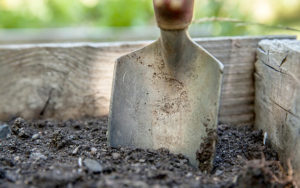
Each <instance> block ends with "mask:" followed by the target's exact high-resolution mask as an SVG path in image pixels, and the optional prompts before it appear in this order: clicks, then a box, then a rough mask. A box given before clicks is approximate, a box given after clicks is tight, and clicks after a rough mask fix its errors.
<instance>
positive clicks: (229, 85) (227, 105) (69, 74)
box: [0, 36, 295, 125]
mask: <svg viewBox="0 0 300 188" xmlns="http://www.w3.org/2000/svg"><path fill="white" fill-rule="evenodd" d="M266 38H269V39H274V38H277V39H295V37H294V36H268V37H232V38H206V39H205V38H204V39H195V41H196V42H197V43H199V44H201V45H202V46H203V47H204V48H206V49H207V50H208V51H209V52H210V53H212V54H213V55H214V56H215V57H216V58H218V59H219V60H220V61H221V62H222V63H223V64H224V65H225V70H224V85H223V89H222V97H221V107H220V115H219V120H220V122H221V123H229V124H234V125H245V124H253V123H254V78H253V72H254V62H255V59H256V48H257V46H258V42H259V41H260V40H262V39H266ZM149 43H150V42H135V43H75V44H35V45H4V46H0V120H7V119H9V118H11V117H12V116H22V117H24V118H26V119H34V118H55V119H68V118H77V119H78V118H81V117H84V116H93V117H97V116H102V115H107V113H108V107H109V101H110V92H111V82H112V73H113V67H114V61H115V59H116V58H118V57H119V56H121V55H124V54H126V53H128V52H131V51H134V50H136V49H138V48H141V47H143V46H145V45H147V44H149Z"/></svg>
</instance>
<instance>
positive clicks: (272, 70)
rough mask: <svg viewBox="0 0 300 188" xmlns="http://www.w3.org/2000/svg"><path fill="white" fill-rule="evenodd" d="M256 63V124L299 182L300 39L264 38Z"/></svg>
mask: <svg viewBox="0 0 300 188" xmlns="http://www.w3.org/2000/svg"><path fill="white" fill-rule="evenodd" d="M257 56H258V60H257V62H256V63H255V68H256V72H255V81H256V82H255V91H256V97H255V112H256V120H255V126H256V128H258V129H263V130H264V131H266V132H267V133H268V138H269V139H270V141H271V143H272V144H273V146H275V148H276V149H277V151H278V153H279V155H280V158H281V160H282V161H283V162H284V164H287V162H288V161H287V160H289V159H290V160H291V162H292V166H293V167H294V169H295V175H297V178H296V179H298V180H299V183H300V41H295V40H281V41H279V40H264V41H261V42H260V43H259V48H258V52H257Z"/></svg>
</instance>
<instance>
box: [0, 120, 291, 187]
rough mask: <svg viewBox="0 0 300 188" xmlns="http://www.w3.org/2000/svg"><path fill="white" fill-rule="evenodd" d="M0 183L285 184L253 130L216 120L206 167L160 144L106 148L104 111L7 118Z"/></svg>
mask: <svg viewBox="0 0 300 188" xmlns="http://www.w3.org/2000/svg"><path fill="white" fill-rule="evenodd" d="M8 124H9V126H10V129H11V136H9V137H8V138H7V139H4V140H0V187H68V188H71V187H293V186H294V185H293V180H292V178H291V176H290V174H286V173H285V172H284V170H283V169H282V167H281V165H280V164H279V162H277V160H278V157H277V153H276V152H274V151H273V150H272V148H271V147H270V146H269V145H266V146H265V145H263V136H262V135H263V134H262V132H261V131H253V130H252V129H251V128H250V127H242V128H236V127H233V126H228V125H219V128H218V132H217V137H218V142H217V145H216V151H217V152H216V154H215V160H214V168H213V169H212V171H211V173H208V174H207V173H204V172H201V171H200V170H199V169H195V168H193V167H192V166H190V164H189V162H188V159H187V158H185V157H184V156H183V155H181V154H179V155H174V154H171V153H170V152H169V151H168V150H167V149H159V150H149V149H148V150H144V149H131V148H125V147H120V148H109V147H108V146H107V144H106V132H107V117H103V118H98V119H85V120H79V121H75V120H68V121H65V122H58V121H53V120H36V121H32V122H27V121H25V120H23V119H22V118H17V119H14V120H11V121H10V122H8Z"/></svg>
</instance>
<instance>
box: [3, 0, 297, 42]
mask: <svg viewBox="0 0 300 188" xmlns="http://www.w3.org/2000/svg"><path fill="white" fill-rule="evenodd" d="M204 17H225V18H234V19H239V20H242V21H245V22H256V23H262V24H266V25H283V26H289V27H293V28H297V29H300V1H299V0H243V1H237V0H195V14H194V20H198V19H200V18H204ZM153 25H155V20H154V15H153V8H152V0H0V28H1V29H21V28H67V27H71V28H76V27H80V28H83V27H86V28H100V27H113V28H120V27H122V28H123V27H143V26H153ZM194 25H197V28H199V36H230V35H265V34H294V35H298V36H300V34H299V32H297V31H288V30H284V29H276V28H272V27H263V26H258V25H253V24H236V23H231V22H219V21H218V22H201V23H199V24H194Z"/></svg>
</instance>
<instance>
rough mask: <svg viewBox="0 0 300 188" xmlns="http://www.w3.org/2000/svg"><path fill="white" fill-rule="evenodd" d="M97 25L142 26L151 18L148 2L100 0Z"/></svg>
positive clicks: (149, 3)
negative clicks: (99, 14)
mask: <svg viewBox="0 0 300 188" xmlns="http://www.w3.org/2000/svg"><path fill="white" fill-rule="evenodd" d="M102 7H105V8H103V9H102V11H101V16H100V20H99V23H100V25H105V26H133V25H142V24H145V23H146V22H148V21H149V20H150V19H151V18H152V17H153V11H152V2H151V1H149V0H102V1H101V2H100V4H99V9H101V8H102Z"/></svg>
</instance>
